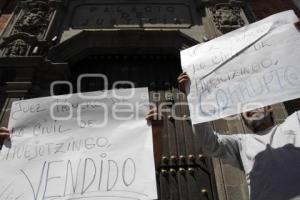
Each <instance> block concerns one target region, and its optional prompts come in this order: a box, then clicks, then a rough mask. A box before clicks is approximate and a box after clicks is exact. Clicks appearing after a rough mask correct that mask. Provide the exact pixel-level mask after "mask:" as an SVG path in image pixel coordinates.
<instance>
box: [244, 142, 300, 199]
mask: <svg viewBox="0 0 300 200" xmlns="http://www.w3.org/2000/svg"><path fill="white" fill-rule="evenodd" d="M250 180H251V183H250V186H251V191H250V196H251V200H300V148H297V147H295V146H294V145H292V144H288V145H285V146H283V147H281V148H278V149H274V148H272V147H271V146H270V145H267V148H266V150H265V151H263V152H260V153H259V154H257V156H256V157H255V163H254V166H253V169H252V171H251V172H250Z"/></svg>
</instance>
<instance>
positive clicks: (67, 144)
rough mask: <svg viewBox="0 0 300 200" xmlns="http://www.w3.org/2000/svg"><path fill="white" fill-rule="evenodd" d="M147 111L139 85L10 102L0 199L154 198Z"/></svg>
mask: <svg viewBox="0 0 300 200" xmlns="http://www.w3.org/2000/svg"><path fill="white" fill-rule="evenodd" d="M95 96H99V97H100V96H102V97H101V98H98V99H95V98H92V97H95ZM123 97H124V98H123ZM91 99H92V100H91ZM148 109H149V99H148V90H147V89H146V88H138V89H120V90H113V91H108V92H107V94H106V95H105V96H104V95H103V93H101V92H91V93H82V94H81V96H78V94H73V95H72V96H71V97H69V98H68V97H67V96H59V97H45V98H38V99H31V100H24V101H18V102H14V103H13V105H12V109H11V116H10V121H9V128H10V129H11V130H12V131H13V135H12V139H11V142H9V141H6V142H5V145H4V146H3V149H2V150H1V155H0V199H18V200H23V199H24V200H28V199H32V200H44V199H49V200H54V199H58V200H66V199H105V200H120V199H132V200H135V199H141V200H150V199H157V191H156V178H155V168H154V156H153V144H152V131H151V127H150V126H148V125H147V122H146V120H145V116H146V112H147V111H148Z"/></svg>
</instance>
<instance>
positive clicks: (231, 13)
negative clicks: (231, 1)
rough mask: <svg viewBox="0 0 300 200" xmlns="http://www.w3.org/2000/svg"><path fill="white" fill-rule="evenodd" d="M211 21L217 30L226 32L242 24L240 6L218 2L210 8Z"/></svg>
mask: <svg viewBox="0 0 300 200" xmlns="http://www.w3.org/2000/svg"><path fill="white" fill-rule="evenodd" d="M211 10H212V13H213V21H214V23H215V25H216V27H217V29H218V30H220V31H221V32H222V33H227V32H230V31H232V30H235V29H238V28H240V27H242V26H244V24H245V22H244V20H243V19H242V17H241V8H240V7H237V6H232V5H228V4H218V5H216V6H215V7H214V8H212V9H211Z"/></svg>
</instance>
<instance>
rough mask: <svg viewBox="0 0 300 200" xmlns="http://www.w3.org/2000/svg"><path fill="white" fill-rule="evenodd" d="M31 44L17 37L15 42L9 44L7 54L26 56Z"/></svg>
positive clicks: (10, 55)
mask: <svg viewBox="0 0 300 200" xmlns="http://www.w3.org/2000/svg"><path fill="white" fill-rule="evenodd" d="M28 48H29V45H28V44H27V43H26V42H25V41H24V40H21V39H17V40H15V41H14V42H12V43H10V44H8V45H7V48H6V52H5V54H4V55H5V56H9V57H15V56H25V55H26V53H27V51H28Z"/></svg>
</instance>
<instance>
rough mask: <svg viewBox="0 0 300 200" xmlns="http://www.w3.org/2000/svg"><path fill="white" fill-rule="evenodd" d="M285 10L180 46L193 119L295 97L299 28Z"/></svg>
mask: <svg viewBox="0 0 300 200" xmlns="http://www.w3.org/2000/svg"><path fill="white" fill-rule="evenodd" d="M296 21H298V18H297V16H296V15H295V14H294V12H293V11H285V12H282V13H278V14H276V15H273V16H270V17H268V18H266V19H264V20H261V21H259V22H256V23H253V24H250V25H248V26H245V27H243V28H240V29H238V30H235V31H233V32H230V33H228V34H225V35H223V36H221V37H219V38H216V39H214V40H211V41H209V42H207V43H204V44H199V45H196V46H194V47H192V48H189V49H187V50H184V51H182V52H181V61H182V68H183V70H184V71H186V72H187V73H188V75H189V77H190V80H191V84H190V87H189V90H188V102H189V107H190V112H191V119H192V122H193V124H197V123H201V122H207V121H212V120H216V119H219V118H223V117H227V116H230V115H234V114H238V113H241V112H244V111H249V110H252V109H256V108H259V107H263V106H266V105H271V104H274V103H278V102H282V101H286V100H291V99H295V98H298V97H300V87H299V84H300V66H299V56H300V54H299V52H300V32H299V30H297V28H296V27H295V26H294V22H296Z"/></svg>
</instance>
